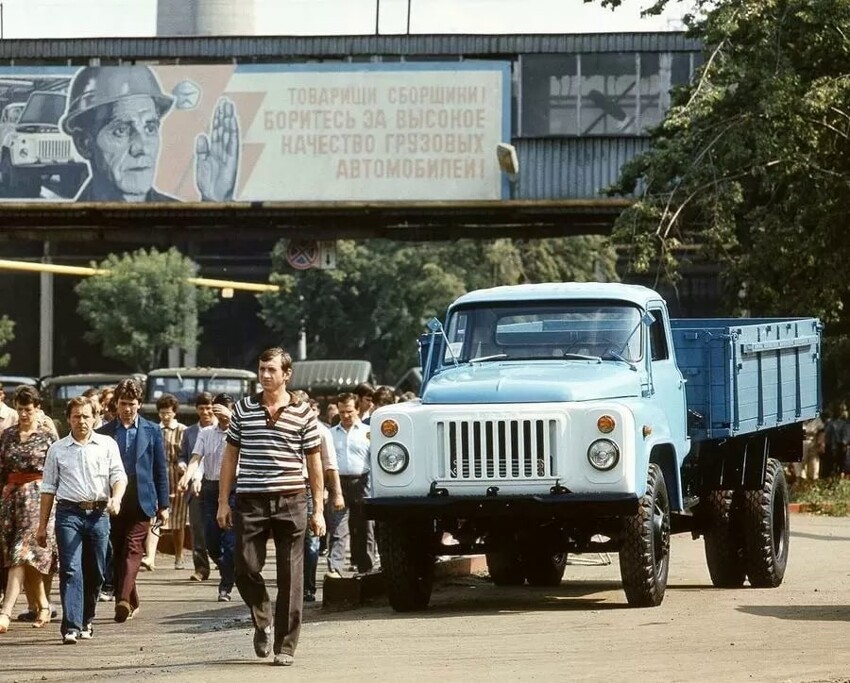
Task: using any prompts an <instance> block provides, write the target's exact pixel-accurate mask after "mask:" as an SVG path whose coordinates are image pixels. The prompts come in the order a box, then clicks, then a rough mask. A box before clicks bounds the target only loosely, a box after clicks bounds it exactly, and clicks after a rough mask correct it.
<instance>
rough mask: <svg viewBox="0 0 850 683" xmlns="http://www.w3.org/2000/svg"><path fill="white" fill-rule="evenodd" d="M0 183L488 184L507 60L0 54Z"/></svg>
mask: <svg viewBox="0 0 850 683" xmlns="http://www.w3.org/2000/svg"><path fill="white" fill-rule="evenodd" d="M0 109H2V112H3V114H2V115H3V120H2V121H0V124H2V127H0V132H2V138H1V139H0V143H2V149H0V152H2V155H0V197H2V198H4V199H10V200H26V201H76V202H160V203H162V202H177V201H192V202H195V201H203V202H207V201H209V202H231V201H302V200H314V201H335V200H364V201H381V200H433V199H445V200H451V199H499V198H501V197H503V196H505V193H506V190H507V185H506V183H507V180H506V179H505V178H503V174H502V173H501V171H500V168H499V164H498V159H497V156H496V149H497V146H498V145H499V144H500V143H502V142H505V141H509V140H510V64H509V63H508V62H493V61H487V62H484V61H481V62H477V61H466V62H460V63H459V62H451V63H439V62H428V63H398V64H291V65H274V64H272V65H266V64H264V65H221V64H219V65H185V66H184V65H163V66H149V65H145V64H133V65H118V66H112V65H110V66H86V67H82V68H73V67H40V68H39V67H29V68H26V67H21V68H16V67H2V68H0Z"/></svg>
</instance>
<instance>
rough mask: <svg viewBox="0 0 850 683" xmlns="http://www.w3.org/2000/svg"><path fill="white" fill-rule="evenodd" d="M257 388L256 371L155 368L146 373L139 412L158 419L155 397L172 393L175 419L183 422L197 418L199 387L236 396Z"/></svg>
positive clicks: (237, 397)
mask: <svg viewBox="0 0 850 683" xmlns="http://www.w3.org/2000/svg"><path fill="white" fill-rule="evenodd" d="M256 389H257V373H256V372H252V371H251V370H240V369H237V368H157V369H156V370H151V371H150V372H149V373H148V381H147V391H146V397H145V402H144V404H143V405H142V414H143V415H144V416H145V417H147V418H150V419H151V420H156V421H157V422H158V421H159V415H158V413H157V410H156V401H157V399H158V398H160V397H161V396H162V395H163V394H173V395H174V396H175V397H176V398H177V400H178V401H179V403H180V408H179V410H178V411H177V419H178V420H179V421H180V422H182V423H183V424H192V423H193V422H197V419H198V418H197V414H196V413H195V397H196V396H197V395H198V394H199V393H201V392H202V391H208V392H210V393H211V394H213V395H215V394H222V393H224V394H230V395H231V396H233V398H235V399H236V400H239V399H240V398H242V397H243V396H246V395H248V394H251V393H253V392H254V391H256Z"/></svg>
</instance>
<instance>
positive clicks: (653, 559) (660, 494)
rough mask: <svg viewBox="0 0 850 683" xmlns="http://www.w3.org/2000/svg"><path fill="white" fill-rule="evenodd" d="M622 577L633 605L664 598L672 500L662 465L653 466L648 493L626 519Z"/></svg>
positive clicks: (623, 538)
mask: <svg viewBox="0 0 850 683" xmlns="http://www.w3.org/2000/svg"><path fill="white" fill-rule="evenodd" d="M621 540H622V544H621V546H620V576H621V577H622V579H623V589H624V590H625V592H626V600H627V601H628V603H629V605H630V606H631V607H655V606H657V605H660V604H661V601H662V600H664V591H665V590H666V589H667V573H668V570H669V568H670V502H669V500H668V498H667V486H666V485H665V484H664V475H663V474H662V473H661V468H660V467H658V465H656V464H655V463H651V464H650V465H649V474H648V476H647V479H646V493H645V494H644V495H643V497H642V498H641V499H640V503H639V509H638V511H637V514H634V515H631V516H629V517H627V518H626V519H624V520H623V536H622V539H621Z"/></svg>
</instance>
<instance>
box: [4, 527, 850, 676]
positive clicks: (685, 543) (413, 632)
mask: <svg viewBox="0 0 850 683" xmlns="http://www.w3.org/2000/svg"><path fill="white" fill-rule="evenodd" d="M791 522H792V541H791V560H790V564H789V568H788V571H787V573H786V576H785V582H784V583H783V585H782V586H781V587H780V588H778V589H772V590H771V589H750V588H744V589H740V590H719V589H715V588H712V587H711V585H710V582H709V578H708V571H707V569H706V567H705V561H704V558H703V549H702V542H701V541H692V540H691V539H690V537H689V536H686V535H682V536H676V537H674V539H673V546H672V564H671V569H670V581H669V586H668V590H667V595H666V598H665V600H664V603H663V604H662V605H661V606H660V607H658V608H654V609H630V608H628V607H627V606H626V601H625V597H624V595H623V593H622V591H621V589H620V586H619V570H618V567H617V564H616V562H617V560H616V557H615V556H614V557H612V558H611V559H612V563H611V564H606V563H605V558H604V557H602V556H597V555H585V556H578V557H575V558H571V564H570V566H568V568H567V574H566V576H565V578H564V582H563V583H562V584H561V586H560V587H559V588H557V589H529V588H524V589H519V588H511V589H507V588H497V587H495V586H493V585H492V584H491V583H489V581H488V580H487V578H486V577H485V576H466V577H456V578H452V579H446V580H444V581H443V582H442V583H441V584H440V585H439V586H438V587H437V588H436V590H435V593H434V597H433V599H432V604H431V608H430V609H429V610H428V611H427V612H423V613H419V614H416V615H398V614H394V613H393V612H392V611H391V610H390V609H389V607H388V606H387V605H386V602H385V601H383V600H376V601H374V602H372V603H370V604H368V605H367V606H365V607H361V608H359V609H355V610H349V611H341V612H340V611H337V612H331V611H328V610H326V609H322V607H321V605H320V603H316V604H314V605H308V606H307V609H306V613H305V624H304V627H303V629H302V632H301V643H300V645H299V648H298V652H297V655H296V662H295V666H294V667H292V668H290V669H279V668H275V667H272V666H270V664H269V660H259V659H256V658H255V657H254V656H253V651H252V647H251V633H252V629H251V626H250V621H249V619H248V616H247V611H246V608H245V607H244V606H242V605H241V603H239V602H238V601H234V602H233V603H230V604H228V603H217V602H215V595H216V591H215V585H214V584H213V583H211V582H207V583H205V584H193V583H190V582H189V581H188V580H187V579H188V572H187V571H184V572H177V571H174V570H163V569H158V570H157V571H156V572H154V573H146V574H143V575H142V577H141V587H140V592H141V594H142V600H143V603H142V610H141V613H140V614H139V616H138V617H137V618H136V619H134V620H133V621H130V622H127V623H126V624H124V625H123V626H119V625H117V624H115V623H113V622H112V620H111V619H110V616H111V605H109V604H108V603H101V607H102V609H101V614H100V616H99V617H98V619H97V621H96V631H95V638H94V640H92V641H89V642H82V643H80V644H78V645H76V646H63V645H61V644H60V642H59V635H58V625H57V624H51V625H50V626H48V627H46V629H43V630H35V629H32V628H30V627H29V626H24V625H18V624H13V629H12V630H11V631H10V632H9V633H8V634H5V635H2V636H0V680H3V681H30V680H36V681H38V680H42V681H45V680H46V681H56V680H61V681H91V680H93V679H94V680H115V679H122V680H132V679H140V678H145V679H148V678H154V679H158V680H164V681H165V680H170V681H199V682H200V681H225V680H227V681H233V680H236V681H251V682H253V681H264V680H279V679H280V678H281V677H286V678H290V679H297V680H311V681H346V682H347V683H348V682H351V681H373V680H382V681H383V680H386V681H424V680H429V681H433V680H452V681H455V680H463V681H466V682H468V681H478V680H541V681H550V680H563V681H582V680H594V681H595V680H604V681H635V680H649V679H655V680H658V681H850V580H848V579H850V518H843V519H830V518H821V517H810V516H806V515H794V516H792V519H791ZM167 559H169V558H166V557H164V556H163V557H162V558H161V564H162V566H165V565H166V563H167ZM235 596H236V593H234V597H235Z"/></svg>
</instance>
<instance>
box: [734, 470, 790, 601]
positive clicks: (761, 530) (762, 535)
mask: <svg viewBox="0 0 850 683" xmlns="http://www.w3.org/2000/svg"><path fill="white" fill-rule="evenodd" d="M789 540H790V527H789V524H788V483H787V482H786V481H785V473H784V472H783V471H782V465H781V464H780V463H779V461H778V460H775V459H773V458H770V459H769V460H768V461H767V469H766V472H765V475H764V486H762V488H761V489H760V490H759V491H747V492H746V498H745V503H744V548H745V552H744V557H745V562H746V566H747V577H748V578H749V580H750V585H751V586H754V587H756V588H776V587H777V586H778V585H779V584H781V583H782V579H783V578H784V577H785V567H786V566H787V564H788V542H789Z"/></svg>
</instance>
